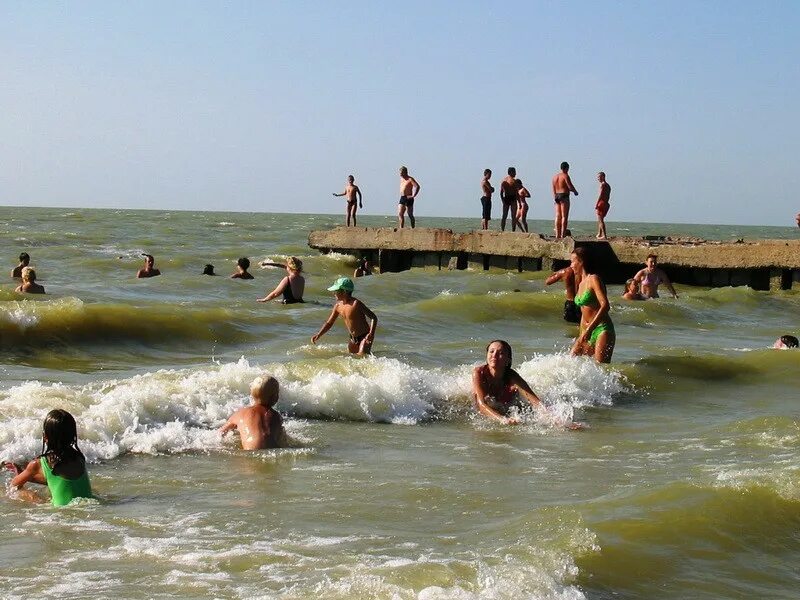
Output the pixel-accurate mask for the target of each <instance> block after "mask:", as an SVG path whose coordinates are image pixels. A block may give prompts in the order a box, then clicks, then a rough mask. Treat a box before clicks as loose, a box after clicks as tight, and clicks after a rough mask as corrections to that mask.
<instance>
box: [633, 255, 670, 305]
mask: <svg viewBox="0 0 800 600" xmlns="http://www.w3.org/2000/svg"><path fill="white" fill-rule="evenodd" d="M645 265H647V266H646V267H645V268H644V269H642V270H641V271H639V272H638V273H636V275H634V276H633V279H634V280H635V281H636V283H638V284H639V288H640V291H641V293H642V296H644V297H645V298H658V286H659V285H661V284H662V283H663V284H664V285H666V286H667V287H668V288H669V291H670V292H671V293H672V297H673V298H677V297H678V293H677V292H676V291H675V288H674V287H673V286H672V282H671V281H670V280H669V277H667V274H666V273H664V271H663V270H662V269H660V268H659V267H658V256H657V255H655V254H649V255H648V256H647V260H646V261H645Z"/></svg>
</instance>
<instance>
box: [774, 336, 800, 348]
mask: <svg viewBox="0 0 800 600" xmlns="http://www.w3.org/2000/svg"><path fill="white" fill-rule="evenodd" d="M798 345H800V343H799V342H798V340H797V338H796V337H795V336H793V335H782V336H781V337H779V338H778V339H777V340H775V343H774V344H772V347H773V348H778V349H781V350H783V349H786V348H797V347H798Z"/></svg>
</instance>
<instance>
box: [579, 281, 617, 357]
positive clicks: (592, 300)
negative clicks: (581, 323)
mask: <svg viewBox="0 0 800 600" xmlns="http://www.w3.org/2000/svg"><path fill="white" fill-rule="evenodd" d="M575 305H576V306H591V307H595V308H596V307H599V306H600V303H599V302H598V301H597V297H596V296H595V295H594V290H592V288H589V289H588V290H586V291H585V292H583V293H582V294H578V295H577V296H575ZM581 329H583V327H581ZM604 331H607V332H609V333H610V334H612V335H613V334H614V324H613V323H612V322H611V319H607V320H605V321H603V322H602V323H598V324H597V325H596V326H595V328H594V329H592V333H591V335H590V336H589V345H590V346H594V345H595V344H596V343H597V339H598V338H599V337H600V334H601V333H603V332H604Z"/></svg>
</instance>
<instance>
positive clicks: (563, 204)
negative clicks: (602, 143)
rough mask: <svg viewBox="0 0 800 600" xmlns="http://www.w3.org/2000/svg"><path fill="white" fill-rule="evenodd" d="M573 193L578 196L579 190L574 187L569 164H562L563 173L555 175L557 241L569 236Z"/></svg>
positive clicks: (554, 194)
mask: <svg viewBox="0 0 800 600" xmlns="http://www.w3.org/2000/svg"><path fill="white" fill-rule="evenodd" d="M570 192H572V193H573V194H575V195H576V196H577V195H578V190H576V189H575V186H574V185H572V180H571V179H570V178H569V163H568V162H562V163H561V171H559V172H558V173H556V174H555V175H553V199H554V201H555V204H556V220H555V233H556V239H557V240H560V239H561V238H563V237H565V236H566V235H567V226H568V222H569V193H570Z"/></svg>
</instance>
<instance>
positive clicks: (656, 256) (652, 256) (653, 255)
mask: <svg viewBox="0 0 800 600" xmlns="http://www.w3.org/2000/svg"><path fill="white" fill-rule="evenodd" d="M651 258H652V259H653V260H658V254H648V255H647V258H646V259H644V260H645V262H647V261H648V260H650V259H651Z"/></svg>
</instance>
